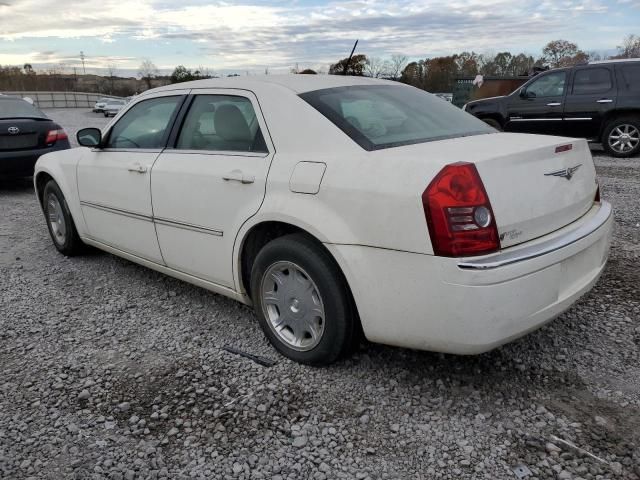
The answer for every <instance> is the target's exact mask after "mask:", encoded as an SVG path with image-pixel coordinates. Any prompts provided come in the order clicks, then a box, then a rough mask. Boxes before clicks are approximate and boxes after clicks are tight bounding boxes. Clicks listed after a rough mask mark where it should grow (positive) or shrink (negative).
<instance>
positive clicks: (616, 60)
mask: <svg viewBox="0 0 640 480" xmlns="http://www.w3.org/2000/svg"><path fill="white" fill-rule="evenodd" d="M633 62H640V58H613V59H611V60H596V61H593V62H589V63H588V65H603V64H605V65H606V64H608V63H633Z"/></svg>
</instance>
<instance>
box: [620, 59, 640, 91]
mask: <svg viewBox="0 0 640 480" xmlns="http://www.w3.org/2000/svg"><path fill="white" fill-rule="evenodd" d="M622 76H623V77H624V81H625V83H626V84H627V88H628V89H629V90H631V91H632V92H640V62H639V63H638V64H637V65H623V66H622Z"/></svg>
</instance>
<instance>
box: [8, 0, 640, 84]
mask: <svg viewBox="0 0 640 480" xmlns="http://www.w3.org/2000/svg"><path fill="white" fill-rule="evenodd" d="M632 33H633V34H638V35H640V0H561V1H550V0H517V1H514V0H396V1H383V0H347V1H337V0H333V1H331V0H330V1H320V0H293V1H281V0H263V1H260V0H253V1H251V0H247V1H233V0H227V1H224V2H220V1H215V0H180V1H176V0H129V1H122V0H0V65H23V64H24V63H31V64H32V65H33V66H34V67H35V68H36V69H47V68H50V67H51V66H52V65H56V64H64V65H65V68H66V70H67V71H73V68H74V67H75V68H77V69H78V72H81V69H82V63H81V60H80V52H81V51H82V52H84V55H85V68H86V70H87V73H103V72H104V69H105V68H106V67H107V65H114V66H115V68H116V70H117V72H118V73H119V74H120V75H135V73H136V71H137V69H138V66H139V65H140V63H141V62H142V61H143V60H144V59H150V60H151V61H152V62H153V63H154V64H155V65H157V66H158V68H159V69H160V70H161V71H162V72H170V71H171V70H172V69H173V68H174V67H175V66H176V65H180V64H182V65H185V66H187V67H189V68H196V67H198V66H202V67H205V68H207V69H209V70H210V71H211V72H213V73H217V74H226V73H230V72H237V73H241V74H242V73H245V72H248V73H264V71H265V69H267V68H268V69H269V72H270V73H281V72H282V73H284V72H288V71H289V70H290V69H291V68H292V67H294V66H295V65H296V64H297V65H298V66H299V68H301V69H302V68H314V69H320V70H324V71H326V70H327V69H328V66H329V64H330V63H333V62H335V61H337V60H339V59H340V58H344V57H346V56H348V54H349V51H350V50H351V47H352V46H353V42H354V41H355V40H356V39H359V44H358V49H357V51H356V53H364V54H367V55H369V56H377V57H383V58H385V57H390V56H391V55H394V54H399V55H406V56H407V57H409V58H410V59H420V58H427V57H433V56H437V55H446V54H452V53H456V52H460V51H464V50H467V51H471V50H473V51H476V52H479V53H497V52H500V51H504V50H509V51H511V52H520V51H523V52H526V53H529V54H532V55H534V56H539V55H540V54H541V50H542V47H543V46H544V45H545V44H546V43H547V42H549V41H550V40H554V39H560V38H562V39H566V40H570V41H572V42H574V43H577V44H578V46H579V47H580V48H581V49H583V50H585V51H598V52H604V53H609V54H610V53H614V52H615V49H616V46H618V45H620V44H621V43H622V40H623V38H624V37H625V36H626V35H628V34H632Z"/></svg>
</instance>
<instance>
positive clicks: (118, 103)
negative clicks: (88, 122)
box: [103, 99, 127, 117]
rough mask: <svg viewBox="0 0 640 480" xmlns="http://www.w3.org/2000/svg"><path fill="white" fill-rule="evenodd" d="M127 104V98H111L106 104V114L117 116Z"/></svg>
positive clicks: (106, 115) (107, 115)
mask: <svg viewBox="0 0 640 480" xmlns="http://www.w3.org/2000/svg"><path fill="white" fill-rule="evenodd" d="M126 104H127V102H126V101H125V100H117V99H110V100H109V101H108V102H107V104H106V105H105V106H104V110H103V112H104V116H105V117H115V116H116V115H117V114H118V112H119V111H120V110H122V108H123V107H124V106H125V105H126Z"/></svg>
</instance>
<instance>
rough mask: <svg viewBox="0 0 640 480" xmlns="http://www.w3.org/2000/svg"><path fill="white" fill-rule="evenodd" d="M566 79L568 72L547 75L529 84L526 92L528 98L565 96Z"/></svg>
mask: <svg viewBox="0 0 640 480" xmlns="http://www.w3.org/2000/svg"><path fill="white" fill-rule="evenodd" d="M566 79H567V73H566V72H553V73H547V74H546V75H543V76H541V77H539V78H538V79H536V80H534V81H533V82H531V83H530V84H529V86H528V87H527V90H526V92H527V96H529V97H532V98H538V97H561V96H562V95H564V85H565V82H566Z"/></svg>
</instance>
